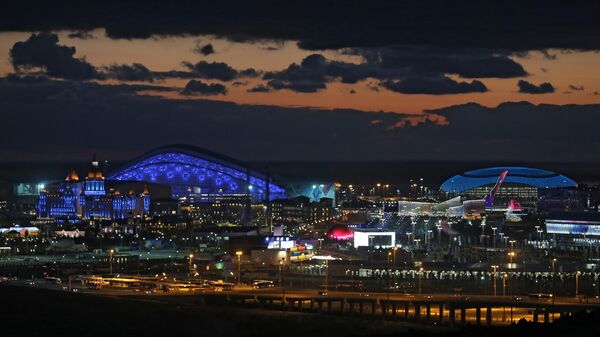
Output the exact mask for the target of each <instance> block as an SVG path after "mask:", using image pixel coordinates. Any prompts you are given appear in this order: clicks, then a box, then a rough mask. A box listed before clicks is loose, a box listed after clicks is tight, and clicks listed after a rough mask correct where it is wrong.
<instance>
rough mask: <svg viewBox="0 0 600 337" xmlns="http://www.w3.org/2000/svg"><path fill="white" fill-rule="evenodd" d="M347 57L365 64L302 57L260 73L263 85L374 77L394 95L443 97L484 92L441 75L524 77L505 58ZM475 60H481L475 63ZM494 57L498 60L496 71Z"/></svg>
mask: <svg viewBox="0 0 600 337" xmlns="http://www.w3.org/2000/svg"><path fill="white" fill-rule="evenodd" d="M349 53H353V54H355V53H356V54H360V55H361V56H363V57H364V59H365V61H364V62H362V63H349V62H342V61H335V60H329V59H327V58H325V57H324V56H323V55H321V54H312V55H309V56H307V57H305V58H304V59H303V60H302V62H301V63H300V64H297V63H293V64H291V65H289V66H288V67H287V68H286V69H284V70H281V71H274V72H267V73H265V74H264V76H263V79H265V80H268V82H267V84H268V85H269V86H270V87H271V88H272V89H274V90H279V89H290V90H294V91H298V92H315V91H318V90H322V89H325V88H326V84H327V83H330V82H333V81H340V82H342V83H356V82H358V81H361V80H366V79H368V78H375V79H379V80H381V85H382V86H383V87H385V88H387V89H389V90H392V91H395V92H400V93H405V94H432V95H444V94H458V93H468V92H486V91H487V88H486V86H485V85H484V84H483V83H482V82H480V81H477V80H473V81H471V82H465V81H456V80H452V79H450V78H449V77H447V76H445V75H446V74H458V75H461V76H463V77H469V78H470V77H475V75H477V76H476V77H507V76H511V77H512V76H522V75H525V74H526V73H525V71H524V70H523V68H522V67H521V66H520V65H519V64H518V63H515V62H514V61H512V60H510V59H508V58H506V57H498V56H490V57H482V56H480V54H479V53H477V55H479V56H476V57H475V56H474V57H465V56H464V55H463V56H461V57H459V56H457V55H456V54H454V53H447V54H445V55H443V54H442V55H440V53H439V51H438V52H435V53H434V51H430V52H429V53H428V55H429V57H426V56H425V54H424V53H423V52H418V53H416V54H414V55H412V54H410V53H409V52H405V51H398V50H396V52H392V51H391V49H386V50H385V51H383V52H382V51H372V50H370V51H366V50H361V51H360V52H357V51H349ZM471 53H472V54H475V53H474V52H471ZM409 54H410V55H409ZM434 54H435V55H436V56H434ZM459 59H460V60H459ZM476 59H478V60H480V62H479V63H478V62H476V61H475V60H476ZM494 59H495V60H497V61H498V66H497V67H496V68H494V61H493V60H494ZM507 61H508V63H507ZM507 65H510V66H507ZM494 69H496V70H494Z"/></svg>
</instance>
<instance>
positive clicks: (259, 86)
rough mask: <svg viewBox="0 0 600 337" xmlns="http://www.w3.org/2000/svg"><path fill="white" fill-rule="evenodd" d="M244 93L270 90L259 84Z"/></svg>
mask: <svg viewBox="0 0 600 337" xmlns="http://www.w3.org/2000/svg"><path fill="white" fill-rule="evenodd" d="M246 91H248V92H271V88H269V87H268V86H266V85H262V84H259V85H257V86H255V87H252V88H250V89H248V90H246Z"/></svg>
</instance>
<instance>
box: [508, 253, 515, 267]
mask: <svg viewBox="0 0 600 337" xmlns="http://www.w3.org/2000/svg"><path fill="white" fill-rule="evenodd" d="M514 256H515V252H512V251H511V252H508V258H509V259H510V264H511V265H512V263H513V257H514Z"/></svg>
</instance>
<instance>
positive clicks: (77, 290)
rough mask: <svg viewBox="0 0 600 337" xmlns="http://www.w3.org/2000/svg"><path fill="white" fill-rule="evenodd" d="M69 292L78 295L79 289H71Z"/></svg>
mask: <svg viewBox="0 0 600 337" xmlns="http://www.w3.org/2000/svg"><path fill="white" fill-rule="evenodd" d="M71 291H72V292H74V293H78V292H79V289H77V288H73V289H72V290H71Z"/></svg>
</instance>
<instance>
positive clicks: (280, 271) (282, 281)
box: [279, 257, 285, 306]
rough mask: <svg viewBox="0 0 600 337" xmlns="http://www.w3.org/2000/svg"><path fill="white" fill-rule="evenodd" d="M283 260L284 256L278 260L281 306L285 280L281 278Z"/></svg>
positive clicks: (283, 297)
mask: <svg viewBox="0 0 600 337" xmlns="http://www.w3.org/2000/svg"><path fill="white" fill-rule="evenodd" d="M283 261H285V257H282V258H281V261H279V279H280V280H281V306H283V305H284V301H285V280H284V279H283Z"/></svg>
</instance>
